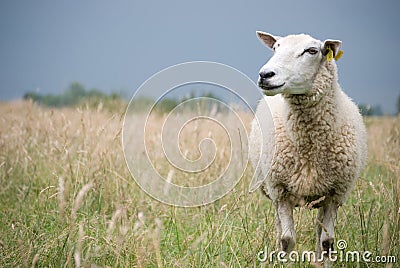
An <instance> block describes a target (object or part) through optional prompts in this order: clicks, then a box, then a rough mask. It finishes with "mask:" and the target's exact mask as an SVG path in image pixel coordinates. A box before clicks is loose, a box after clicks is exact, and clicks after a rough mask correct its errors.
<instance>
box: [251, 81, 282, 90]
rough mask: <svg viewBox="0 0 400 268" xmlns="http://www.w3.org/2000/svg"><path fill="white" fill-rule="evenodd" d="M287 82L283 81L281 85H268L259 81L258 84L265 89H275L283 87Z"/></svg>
mask: <svg viewBox="0 0 400 268" xmlns="http://www.w3.org/2000/svg"><path fill="white" fill-rule="evenodd" d="M285 84H286V83H285V82H283V83H282V84H280V85H276V86H274V85H266V84H263V83H258V86H259V87H260V88H261V89H263V90H273V89H277V88H280V87H283V86H284V85H285Z"/></svg>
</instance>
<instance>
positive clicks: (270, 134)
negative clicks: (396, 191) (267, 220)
mask: <svg viewBox="0 0 400 268" xmlns="http://www.w3.org/2000/svg"><path fill="white" fill-rule="evenodd" d="M257 36H258V37H259V39H260V40H261V41H262V43H264V44H265V45H266V46H267V47H269V48H270V49H272V50H273V51H274V55H273V56H272V58H271V59H270V60H269V61H268V62H267V63H266V64H265V65H264V66H263V67H262V68H261V69H260V72H259V79H258V86H259V88H260V89H261V92H262V93H263V94H264V97H263V98H262V100H261V101H260V103H259V104H258V107H257V110H256V114H255V118H254V119H253V121H252V124H251V133H250V136H249V150H250V151H249V155H250V160H251V163H252V165H253V167H254V169H255V176H256V181H258V184H257V183H256V184H255V185H262V188H263V191H264V192H265V194H266V195H267V197H268V198H269V199H271V200H272V202H273V204H274V206H275V208H276V234H277V235H276V236H277V247H278V248H280V249H281V250H282V251H284V252H290V251H292V250H293V249H294V246H295V244H296V232H295V230H294V222H293V209H294V207H297V206H304V205H308V206H309V207H312V208H318V216H317V228H316V235H317V242H316V253H317V256H321V253H322V254H324V253H329V251H330V250H333V245H334V226H335V223H336V217H337V210H338V207H339V206H341V205H342V204H343V203H345V201H346V199H347V197H348V195H349V193H350V192H351V190H352V188H353V186H354V183H355V181H356V179H357V178H358V177H359V176H360V172H361V170H362V169H363V167H364V165H365V162H366V159H367V145H366V129H365V126H364V124H363V120H362V116H361V115H360V113H359V110H358V108H357V106H356V105H355V104H354V103H353V102H352V100H351V99H350V98H349V97H348V96H347V95H346V94H345V93H344V92H343V91H342V89H341V87H340V85H339V83H338V74H337V65H336V63H335V61H336V60H337V59H338V58H339V57H340V56H341V54H342V52H341V51H340V47H341V43H342V42H341V41H339V40H326V41H324V42H322V41H320V40H316V39H314V38H312V37H311V36H309V35H305V34H299V35H289V36H286V37H278V36H273V35H271V34H268V33H265V32H257ZM268 107H269V109H270V111H271V115H272V118H271V116H269V117H268V115H267V114H266V112H265V109H267V108H268ZM273 152H274V153H273ZM269 163H270V164H269Z"/></svg>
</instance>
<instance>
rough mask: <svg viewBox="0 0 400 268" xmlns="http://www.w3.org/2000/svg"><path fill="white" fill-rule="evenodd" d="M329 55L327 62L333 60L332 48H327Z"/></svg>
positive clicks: (327, 55)
mask: <svg viewBox="0 0 400 268" xmlns="http://www.w3.org/2000/svg"><path fill="white" fill-rule="evenodd" d="M327 49H328V54H326V60H327V61H331V60H332V59H333V51H332V49H331V47H330V46H328V47H327Z"/></svg>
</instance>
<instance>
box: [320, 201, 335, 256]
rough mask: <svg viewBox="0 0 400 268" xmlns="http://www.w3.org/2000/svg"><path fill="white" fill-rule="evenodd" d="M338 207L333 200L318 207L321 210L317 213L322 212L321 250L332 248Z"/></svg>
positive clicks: (327, 250)
mask: <svg viewBox="0 0 400 268" xmlns="http://www.w3.org/2000/svg"><path fill="white" fill-rule="evenodd" d="M338 207H339V206H338V205H337V204H336V203H335V202H332V201H330V202H327V203H326V204H325V205H324V206H323V207H321V208H320V210H323V211H319V213H323V219H322V226H321V227H322V228H321V229H322V230H321V239H320V243H321V244H320V247H321V249H322V251H325V252H329V251H330V250H333V244H334V238H335V233H334V229H335V224H336V216H337V210H338Z"/></svg>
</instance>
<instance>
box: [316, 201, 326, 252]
mask: <svg viewBox="0 0 400 268" xmlns="http://www.w3.org/2000/svg"><path fill="white" fill-rule="evenodd" d="M323 221H324V208H323V207H320V208H319V209H318V216H317V228H316V236H317V242H316V249H315V251H316V253H317V258H318V259H319V258H320V257H321V233H322V222H323Z"/></svg>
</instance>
